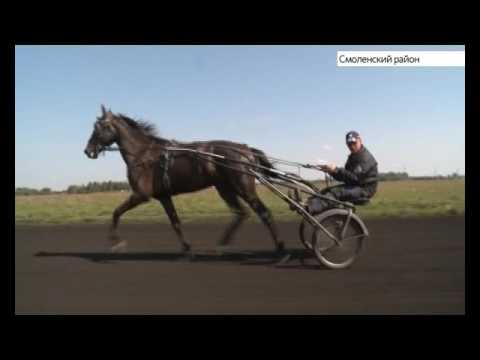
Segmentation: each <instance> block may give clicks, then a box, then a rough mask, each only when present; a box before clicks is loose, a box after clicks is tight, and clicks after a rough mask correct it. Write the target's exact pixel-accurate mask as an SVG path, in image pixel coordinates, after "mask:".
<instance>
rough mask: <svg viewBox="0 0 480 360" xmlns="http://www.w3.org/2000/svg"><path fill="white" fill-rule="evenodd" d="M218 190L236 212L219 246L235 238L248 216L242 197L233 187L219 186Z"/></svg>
mask: <svg viewBox="0 0 480 360" xmlns="http://www.w3.org/2000/svg"><path fill="white" fill-rule="evenodd" d="M217 191H218V193H219V194H220V196H221V197H222V199H223V200H225V202H226V203H227V205H228V207H229V208H230V210H231V211H232V212H233V214H234V218H233V220H232V222H231V223H230V224H229V225H228V227H227V228H226V229H225V232H224V233H223V236H222V237H221V239H220V241H219V242H218V246H226V245H228V244H229V243H230V241H231V240H232V238H233V235H234V234H235V232H236V231H237V230H238V228H239V227H240V225H242V223H243V222H244V221H245V219H246V218H247V217H248V211H247V209H246V208H245V207H244V206H243V205H242V204H241V203H240V199H239V198H238V196H237V194H236V193H235V191H234V190H233V189H231V188H226V187H217Z"/></svg>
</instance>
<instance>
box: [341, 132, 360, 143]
mask: <svg viewBox="0 0 480 360" xmlns="http://www.w3.org/2000/svg"><path fill="white" fill-rule="evenodd" d="M359 137H360V134H359V133H358V132H356V131H349V132H348V133H347V135H346V136H345V139H346V141H347V143H352V142H357V139H358V138H359Z"/></svg>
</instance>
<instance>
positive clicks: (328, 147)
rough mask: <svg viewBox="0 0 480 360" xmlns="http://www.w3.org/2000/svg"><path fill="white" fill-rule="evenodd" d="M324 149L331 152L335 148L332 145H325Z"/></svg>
mask: <svg viewBox="0 0 480 360" xmlns="http://www.w3.org/2000/svg"><path fill="white" fill-rule="evenodd" d="M322 149H323V150H326V151H331V150H332V149H333V148H332V147H331V146H330V145H328V144H325V145H323V146H322Z"/></svg>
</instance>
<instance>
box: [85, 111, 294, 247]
mask: <svg viewBox="0 0 480 360" xmlns="http://www.w3.org/2000/svg"><path fill="white" fill-rule="evenodd" d="M101 110H102V115H101V116H100V117H97V121H96V122H95V124H94V130H93V133H92V135H91V136H90V139H89V141H88V144H87V147H86V148H85V154H86V155H87V156H88V157H89V158H91V159H96V158H97V157H98V154H99V153H101V152H102V151H103V150H105V148H106V147H108V146H110V145H112V144H114V143H116V144H117V145H118V147H119V150H120V153H121V155H122V158H123V160H124V161H125V163H126V165H127V176H128V181H129V183H130V187H131V189H132V194H131V195H130V197H129V198H128V199H127V200H125V201H124V202H123V203H122V204H120V205H119V206H118V207H117V208H116V209H115V211H114V212H113V218H112V224H111V227H110V231H109V238H110V240H111V241H112V242H113V245H112V249H115V248H117V247H118V246H119V245H120V244H122V243H124V242H122V241H121V240H120V238H119V236H118V234H117V227H118V222H119V219H120V217H121V216H122V214H124V213H125V212H126V211H128V210H130V209H133V208H134V207H136V206H138V205H139V204H142V203H144V202H147V201H148V200H149V199H151V198H154V199H157V200H158V201H160V203H161V204H162V205H163V208H164V209H165V211H166V213H167V215H168V217H169V219H170V222H171V224H172V227H173V229H174V230H175V232H176V234H177V235H178V238H179V241H180V243H181V245H182V250H183V251H184V252H185V253H186V254H187V255H189V256H191V255H192V252H191V244H190V242H189V241H188V240H186V239H185V238H184V236H183V233H182V229H181V226H180V219H179V217H178V215H177V212H176V210H175V207H174V205H173V202H172V196H174V195H177V194H182V193H187V192H193V191H197V190H201V189H205V188H207V187H210V186H214V187H215V188H216V189H217V191H218V193H219V195H220V197H221V198H222V199H223V200H224V201H225V202H226V204H227V205H228V207H229V208H230V209H231V210H232V212H233V214H234V218H233V220H232V222H231V223H230V224H229V225H228V227H227V229H226V230H225V232H224V234H223V236H222V238H221V240H220V241H219V245H227V244H228V243H229V242H230V240H231V238H232V236H233V235H234V233H235V231H236V230H237V229H238V228H239V226H240V225H241V224H242V222H243V221H244V220H245V219H246V217H247V216H248V211H247V209H246V208H245V206H244V205H243V204H242V203H241V201H240V199H241V200H243V201H245V202H246V203H247V204H248V205H249V206H250V207H251V208H252V209H253V211H254V212H255V213H256V214H257V215H258V216H259V218H260V219H261V220H262V222H263V223H264V224H265V225H266V226H267V228H268V229H269V231H270V234H271V236H272V238H273V241H274V244H275V248H276V251H277V252H278V254H279V255H281V254H283V253H284V251H285V248H284V243H283V242H281V241H279V240H278V236H277V230H276V226H275V223H274V220H273V217H272V214H271V212H270V210H269V209H268V208H267V207H266V206H265V204H264V203H263V202H262V201H261V200H260V198H259V197H258V195H257V192H256V187H255V178H254V177H253V176H252V175H250V174H248V173H247V170H248V169H247V168H248V166H247V165H245V164H241V163H234V162H228V160H223V161H208V160H207V159H206V158H205V157H199V156H197V155H195V154H194V153H188V152H187V153H185V152H183V153H182V152H175V151H171V150H167V149H166V148H167V147H181V148H189V149H194V150H200V151H204V152H209V153H214V154H218V155H222V156H225V157H226V158H228V159H237V160H241V161H244V162H249V163H252V164H255V163H257V164H260V165H263V166H267V167H272V165H271V164H270V163H269V161H268V159H267V158H266V157H265V154H264V153H263V152H262V151H260V150H258V149H255V148H251V147H249V146H247V145H245V144H239V143H234V142H230V141H223V140H216V141H205V142H191V143H180V142H176V141H169V140H166V139H162V138H160V137H158V136H156V133H155V129H154V127H153V126H152V125H151V124H149V123H147V122H143V121H135V120H132V119H130V118H128V117H127V116H125V115H122V114H113V113H112V112H111V111H110V110H108V111H106V109H105V107H104V106H103V105H102V107H101ZM227 163H228V164H227ZM221 164H224V165H228V167H226V166H222V165H221Z"/></svg>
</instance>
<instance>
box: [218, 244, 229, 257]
mask: <svg viewBox="0 0 480 360" xmlns="http://www.w3.org/2000/svg"><path fill="white" fill-rule="evenodd" d="M228 249H229V247H228V246H226V245H217V247H216V248H215V252H216V253H217V256H223V255H225V253H227V252H228Z"/></svg>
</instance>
